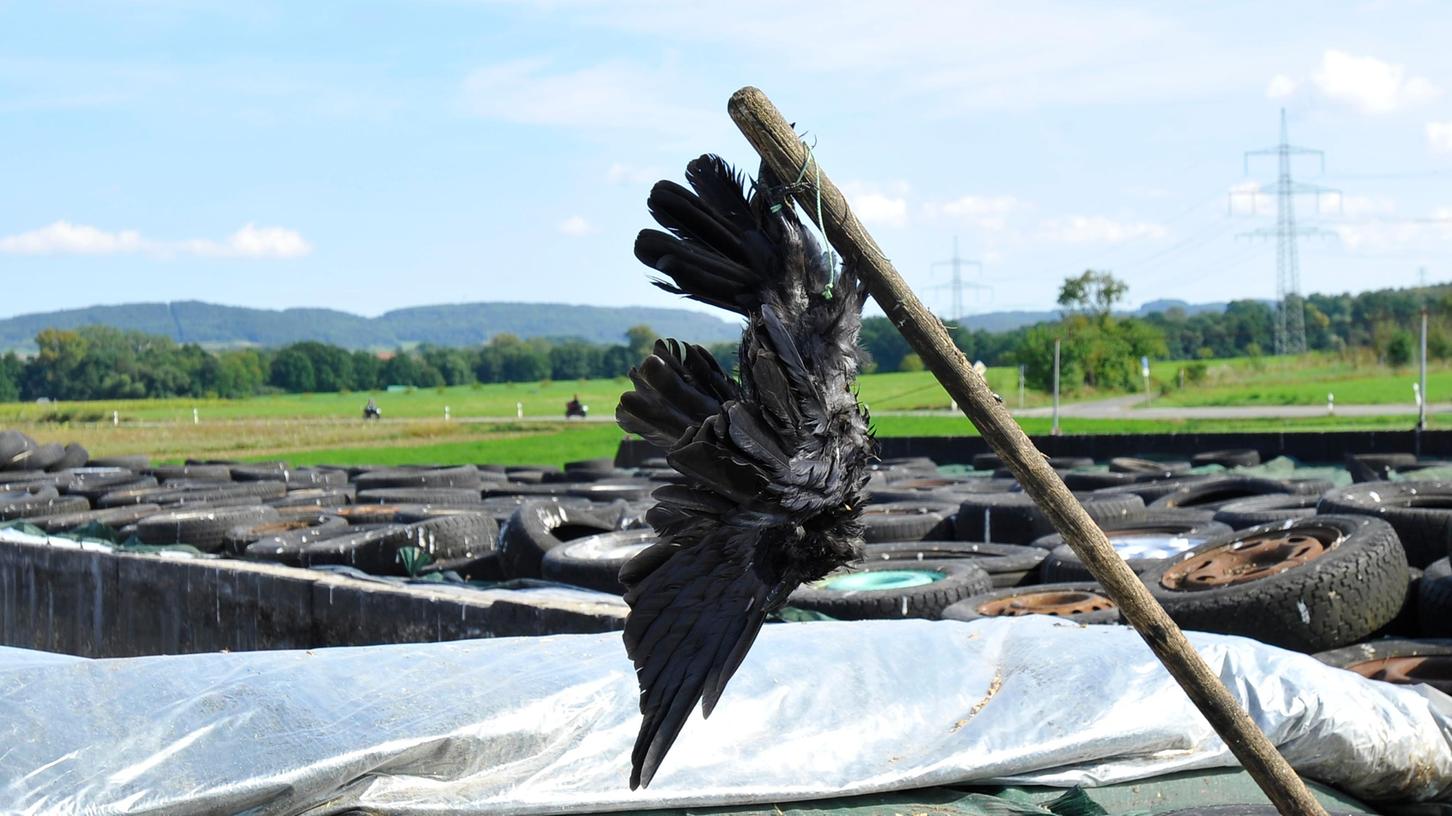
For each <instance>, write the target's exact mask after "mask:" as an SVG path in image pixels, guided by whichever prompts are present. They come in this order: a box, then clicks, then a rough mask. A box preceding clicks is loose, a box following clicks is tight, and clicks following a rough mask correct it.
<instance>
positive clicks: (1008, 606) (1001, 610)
mask: <svg viewBox="0 0 1452 816" xmlns="http://www.w3.org/2000/svg"><path fill="white" fill-rule="evenodd" d="M1114 608H1115V606H1114V601H1111V600H1109V599H1108V598H1106V597H1104V596H1103V595H1099V594H1097V593H1094V592H1088V591H1085V590H1078V589H1068V590H1052V591H1046V592H1025V593H1023V594H1020V595H1010V596H1009V597H1007V598H996V599H994V600H991V601H984V602H983V603H981V604H979V605H978V608H977V611H978V614H980V615H987V616H989V617H994V618H1000V617H1018V616H1019V615H1055V616H1057V617H1061V618H1064V617H1069V616H1071V615H1084V614H1088V613H1090V612H1106V611H1109V610H1111V609H1114Z"/></svg>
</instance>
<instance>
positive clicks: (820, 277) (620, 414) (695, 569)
mask: <svg viewBox="0 0 1452 816" xmlns="http://www.w3.org/2000/svg"><path fill="white" fill-rule="evenodd" d="M686 179H687V181H688V182H689V183H690V185H691V189H689V190H688V189H686V188H685V187H682V186H681V185H679V184H676V183H674V182H670V181H661V182H659V183H657V184H656V185H655V187H654V188H652V189H651V192H650V199H649V204H650V212H651V215H653V216H654V217H655V219H656V221H658V222H659V223H660V224H661V226H663V227H665V228H666V229H667V230H669V232H668V233H667V232H660V231H657V230H644V231H642V232H641V233H640V236H639V237H638V238H637V239H636V241H635V255H636V257H637V258H639V259H640V260H641V261H642V262H644V263H645V264H646V265H647V266H649V267H651V268H652V269H654V270H656V271H657V272H659V273H661V274H662V275H664V276H665V277H666V278H669V280H664V279H662V280H657V281H655V284H656V285H657V286H659V287H661V288H662V289H665V290H667V291H669V292H674V293H677V294H681V295H685V296H686V297H689V298H692V299H694V300H698V301H700V302H702V303H709V304H711V305H713V306H719V307H721V308H723V309H728V310H730V311H733V312H736V313H737V314H740V315H742V316H744V317H745V318H746V325H745V327H744V329H743V332H742V337H741V353H740V381H739V382H737V381H736V380H733V379H732V378H731V377H729V376H727V375H726V374H725V373H724V372H723V371H722V370H721V367H720V365H719V364H718V363H717V362H716V360H715V359H714V358H713V357H712V356H711V354H710V352H708V351H707V350H706V349H704V348H702V347H700V346H695V345H689V344H685V343H680V342H677V341H675V340H670V341H657V342H656V344H655V349H654V353H653V354H651V356H649V357H647V358H646V359H645V361H644V362H642V363H641V364H640V366H639V367H638V368H636V369H633V370H632V371H631V372H630V378H631V380H633V381H634V383H635V388H634V390H632V391H630V392H627V393H626V394H624V395H623V396H621V398H620V406H619V408H618V409H617V410H616V413H615V416H616V419H617V420H618V421H619V423H620V426H621V427H622V428H624V429H625V430H626V431H629V432H631V433H636V434H639V435H640V436H642V437H644V438H645V439H647V440H648V441H650V442H651V443H652V444H654V445H656V446H657V447H659V448H661V449H663V450H665V451H667V457H666V458H667V459H668V460H669V461H670V463H671V466H672V467H674V468H675V469H676V470H678V471H679V472H680V473H681V474H683V476H684V477H685V483H684V484H679V485H669V486H666V487H662V488H660V489H658V490H656V491H655V494H654V495H655V498H656V500H657V502H658V503H657V504H656V505H655V506H654V507H653V508H652V509H651V510H650V512H649V514H648V515H647V516H646V518H647V520H648V521H649V522H650V525H651V526H652V527H654V528H655V530H656V532H657V533H658V534H659V536H660V541H659V543H657V544H655V545H654V546H652V547H650V548H649V549H647V550H645V551H644V552H642V553H640V554H639V555H638V556H636V557H635V558H634V559H633V560H631V561H630V563H628V564H626V565H625V567H624V568H623V569H622V570H621V572H620V579H621V581H622V582H623V583H624V584H625V586H626V588H627V592H626V595H625V600H626V602H627V603H628V604H629V605H630V615H629V617H628V618H627V619H626V622H625V648H626V652H627V653H628V654H629V655H630V658H631V659H632V660H633V661H634V662H635V670H636V675H637V677H638V678H639V681H640V690H641V693H640V711H641V713H642V714H643V715H645V720H644V722H643V723H642V724H641V727H640V735H639V737H637V739H636V742H635V751H634V754H633V756H632V765H633V770H632V772H631V776H630V787H631V788H632V789H633V788H636V787H638V786H640V785H649V784H650V780H651V777H652V776H654V774H655V772H656V769H657V768H659V767H660V763H661V760H662V758H664V756H665V754H666V752H667V751H668V750H670V747H671V744H672V743H673V742H674V741H675V739H676V736H677V735H678V734H679V733H680V731H681V727H682V726H683V725H684V724H685V721H686V718H687V717H688V716H689V715H690V712H691V710H692V709H693V708H695V706H696V702H697V701H699V700H701V699H702V698H703V697H704V699H705V702H704V704H703V706H702V712H701V713H702V716H707V717H709V716H710V715H711V709H712V708H713V707H714V706H715V705H716V701H717V700H718V699H720V697H721V690H722V689H723V688H724V687H725V686H726V682H727V681H728V680H730V679H731V675H732V673H734V672H735V671H736V668H737V667H738V666H740V665H741V661H742V660H743V659H744V658H745V657H746V652H747V650H749V649H750V648H751V644H752V642H753V641H754V640H755V639H756V634H757V632H758V631H760V629H761V625H762V623H763V622H764V621H765V619H766V616H767V615H768V614H769V613H771V612H773V611H775V610H778V609H780V608H781V607H782V606H784V605H785V604H786V601H787V597H788V596H789V595H791V593H792V590H794V589H796V588H797V586H799V585H800V584H802V583H804V582H809V581H815V580H817V579H819V578H822V577H823V576H825V575H826V574H827V573H829V572H831V571H832V570H834V569H836V568H837V567H840V566H842V565H843V564H846V563H848V562H850V561H854V560H857V559H858V558H860V557H861V548H862V525H861V521H860V516H861V506H862V490H863V486H864V485H865V484H866V482H867V476H868V464H869V462H870V461H871V460H872V459H873V457H874V443H873V439H872V433H871V430H870V429H869V427H868V418H867V413H866V411H864V410H863V409H862V407H861V406H860V405H859V404H858V402H857V397H856V394H855V392H854V389H853V383H854V381H855V378H856V373H857V332H858V329H859V327H860V325H861V312H862V302H863V299H864V298H865V297H866V289H865V287H864V286H863V284H862V282H861V281H860V280H859V279H858V277H857V276H856V274H854V270H853V264H852V262H851V259H847V260H846V261H845V262H844V264H843V267H842V269H841V270H840V273H838V274H837V275H836V279H835V280H834V279H833V270H832V269H831V266H830V265H829V263H828V261H827V259H826V258H825V257H824V256H823V255H822V253H821V251H820V249H819V248H818V244H817V242H816V241H815V240H814V239H813V238H812V236H811V234H810V233H809V232H808V231H807V229H806V228H805V227H804V226H803V225H802V223H801V221H799V220H798V218H797V217H796V214H795V212H794V211H793V208H792V205H791V201H790V199H789V198H787V195H786V188H785V186H784V185H782V184H781V181H780V180H779V179H777V178H776V177H775V176H774V175H772V174H771V173H770V172H769V170H767V169H766V168H765V167H764V166H763V168H762V170H761V174H760V178H759V179H758V180H757V182H756V184H755V185H754V186H753V188H752V192H751V194H750V195H748V194H747V193H746V192H745V190H744V187H743V180H742V178H741V177H740V176H738V175H737V174H736V173H735V172H734V171H733V170H732V169H731V168H730V167H728V166H727V165H726V164H725V163H724V162H723V161H721V159H719V158H717V157H716V156H709V155H708V156H702V157H700V158H698V159H696V160H694V161H692V162H691V163H690V164H689V165H687V167H686Z"/></svg>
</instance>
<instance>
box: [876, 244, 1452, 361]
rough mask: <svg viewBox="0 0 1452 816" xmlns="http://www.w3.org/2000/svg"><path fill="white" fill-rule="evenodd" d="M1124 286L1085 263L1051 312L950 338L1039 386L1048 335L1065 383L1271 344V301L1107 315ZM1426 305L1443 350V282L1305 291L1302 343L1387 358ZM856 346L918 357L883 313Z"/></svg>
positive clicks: (1448, 344) (1450, 320) (1447, 319)
mask: <svg viewBox="0 0 1452 816" xmlns="http://www.w3.org/2000/svg"><path fill="white" fill-rule="evenodd" d="M1126 292H1127V287H1125V286H1124V284H1123V283H1122V282H1121V281H1119V280H1118V279H1116V278H1114V276H1113V275H1112V274H1110V273H1107V272H1102V271H1095V270H1089V271H1086V272H1085V273H1083V274H1081V275H1078V276H1074V277H1071V278H1068V279H1066V280H1065V283H1064V287H1063V288H1061V290H1060V296H1059V305H1060V306H1061V307H1063V311H1062V312H1061V315H1060V319H1059V320H1057V321H1049V322H1043V323H1038V324H1035V325H1032V326H1024V327H1020V328H1017V329H1013V330H1010V331H1004V332H987V331H983V330H981V329H980V330H976V331H969V330H966V329H964V328H962V327H960V326H955V325H951V324H950V325H949V326H948V332H949V335H950V336H951V337H952V338H953V342H954V344H956V345H957V346H958V348H959V349H960V350H961V351H962V352H963V353H964V355H966V356H967V357H968V359H969V360H982V361H983V362H984V363H986V364H987V365H991V366H1014V365H1020V364H1022V365H1024V366H1025V368H1026V371H1027V374H1028V382H1029V384H1030V385H1031V386H1033V387H1045V388H1046V387H1049V386H1050V385H1051V379H1052V369H1053V347H1054V340H1055V339H1058V340H1059V341H1060V346H1061V348H1060V366H1061V369H1062V371H1061V378H1062V382H1063V383H1064V387H1065V388H1069V389H1073V388H1076V387H1079V386H1092V387H1096V388H1120V389H1130V388H1134V387H1135V386H1136V384H1137V382H1138V378H1139V374H1138V368H1139V358H1140V357H1141V356H1147V357H1150V358H1151V359H1171V360H1187V361H1195V360H1203V359H1209V358H1215V357H1260V356H1263V355H1267V354H1271V353H1273V351H1274V349H1275V304H1274V303H1270V302H1266V301H1260V300H1236V301H1231V302H1230V303H1228V304H1227V305H1226V308H1225V311H1223V312H1198V313H1194V314H1189V313H1187V312H1186V311H1185V310H1184V309H1180V308H1172V309H1168V310H1165V311H1163V312H1153V313H1150V314H1148V315H1145V316H1143V317H1128V316H1123V315H1117V314H1115V312H1114V307H1115V306H1116V305H1117V304H1118V302H1119V301H1120V300H1121V299H1122V298H1123V296H1124V295H1125V293H1126ZM1423 306H1426V307H1427V309H1428V330H1427V356H1428V357H1429V358H1431V359H1434V360H1445V359H1448V358H1452V287H1449V286H1434V287H1426V288H1420V289H1382V290H1376V291H1368V292H1362V293H1359V294H1354V295H1353V294H1339V295H1319V294H1313V295H1309V296H1307V297H1306V298H1304V300H1302V307H1303V308H1304V309H1305V312H1304V314H1305V325H1306V346H1307V348H1308V349H1309V350H1311V351H1323V352H1348V351H1364V352H1369V353H1371V354H1373V355H1375V357H1376V358H1377V359H1378V360H1379V361H1381V362H1383V363H1385V364H1387V365H1391V366H1396V367H1400V366H1405V365H1409V364H1410V363H1412V362H1414V361H1415V359H1416V353H1417V352H1416V349H1417V344H1418V333H1419V331H1420V323H1419V321H1420V317H1419V313H1420V310H1421V309H1422V307H1423ZM861 343H862V348H863V351H864V352H865V354H864V359H865V362H866V365H865V368H866V370H869V371H910V370H915V369H919V368H921V367H922V363H921V361H920V360H918V359H917V357H916V355H914V354H912V349H911V348H909V347H908V345H907V343H906V341H904V340H903V339H902V336H901V335H900V334H899V333H898V331H897V329H895V328H894V327H893V325H892V323H891V322H890V321H889V320H888V319H887V318H885V317H869V318H866V319H864V320H863V325H862V341H861Z"/></svg>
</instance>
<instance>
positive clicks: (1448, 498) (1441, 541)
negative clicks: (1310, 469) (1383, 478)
mask: <svg viewBox="0 0 1452 816" xmlns="http://www.w3.org/2000/svg"><path fill="white" fill-rule="evenodd" d="M1316 510H1317V512H1320V513H1357V514H1366V515H1369V516H1377V517H1379V518H1382V519H1385V520H1386V521H1387V522H1388V523H1389V524H1391V526H1392V527H1393V528H1395V529H1396V531H1397V536H1398V537H1399V538H1400V539H1401V542H1402V547H1403V548H1404V549H1405V550H1406V553H1407V563H1409V564H1411V565H1412V566H1414V567H1425V566H1427V565H1428V564H1430V563H1432V562H1433V561H1436V560H1437V559H1439V558H1442V557H1445V556H1446V555H1447V554H1448V553H1447V542H1448V538H1449V537H1452V536H1449V532H1452V482H1442V481H1426V482H1416V481H1407V482H1365V483H1363V484H1354V485H1350V486H1349V487H1343V488H1339V489H1336V490H1332V491H1329V492H1327V493H1326V494H1325V495H1324V496H1322V497H1321V501H1320V503H1319V504H1317V505H1316Z"/></svg>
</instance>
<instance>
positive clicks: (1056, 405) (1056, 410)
mask: <svg viewBox="0 0 1452 816" xmlns="http://www.w3.org/2000/svg"><path fill="white" fill-rule="evenodd" d="M1049 435H1050V436H1058V435H1059V341H1058V339H1055V340H1054V426H1053V428H1051V429H1050V430H1049Z"/></svg>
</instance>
